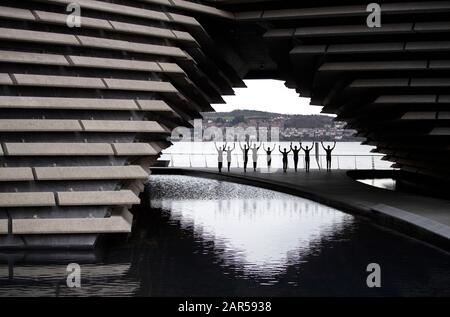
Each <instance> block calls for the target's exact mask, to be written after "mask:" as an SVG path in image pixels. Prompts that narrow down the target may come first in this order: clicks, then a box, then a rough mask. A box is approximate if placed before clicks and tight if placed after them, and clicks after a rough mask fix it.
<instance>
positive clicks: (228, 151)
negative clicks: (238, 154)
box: [226, 143, 236, 172]
mask: <svg viewBox="0 0 450 317" xmlns="http://www.w3.org/2000/svg"><path fill="white" fill-rule="evenodd" d="M235 148H236V143H233V148H232V149H231V148H230V147H228V149H227V150H226V152H227V165H228V172H229V171H230V167H231V152H233V151H234V149H235Z"/></svg>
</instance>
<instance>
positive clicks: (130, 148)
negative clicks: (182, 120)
mask: <svg viewBox="0 0 450 317" xmlns="http://www.w3.org/2000/svg"><path fill="white" fill-rule="evenodd" d="M112 147H113V149H114V154H115V155H117V156H128V155H129V156H147V155H158V151H157V150H156V149H155V148H154V147H153V146H152V145H150V144H148V143H114V144H113V145H112Z"/></svg>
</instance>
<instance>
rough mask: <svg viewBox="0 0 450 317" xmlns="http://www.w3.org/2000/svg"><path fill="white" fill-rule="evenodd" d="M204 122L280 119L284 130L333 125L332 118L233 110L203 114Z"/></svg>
mask: <svg viewBox="0 0 450 317" xmlns="http://www.w3.org/2000/svg"><path fill="white" fill-rule="evenodd" d="M203 118H204V119H205V120H213V121H216V120H217V122H218V123H223V122H229V123H231V124H237V123H240V122H244V121H248V120H251V119H254V120H258V119H259V120H274V119H282V120H283V122H284V127H285V128H298V127H301V128H321V127H324V126H325V125H333V124H334V121H333V117H330V116H326V115H290V114H280V113H274V112H265V111H256V110H233V111H231V112H204V113H203Z"/></svg>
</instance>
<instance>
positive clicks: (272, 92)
mask: <svg viewBox="0 0 450 317" xmlns="http://www.w3.org/2000/svg"><path fill="white" fill-rule="evenodd" d="M245 84H246V85H247V88H238V89H235V93H236V95H235V96H225V97H224V100H225V101H226V104H222V105H221V104H217V105H213V108H214V109H215V110H216V111H219V112H228V111H233V110H235V109H248V110H260V111H268V112H276V113H283V114H319V113H320V111H321V109H322V107H317V106H310V105H309V102H310V101H309V98H300V97H299V95H298V94H297V93H296V92H295V90H294V89H288V88H286V86H284V82H282V81H278V80H246V81H245Z"/></svg>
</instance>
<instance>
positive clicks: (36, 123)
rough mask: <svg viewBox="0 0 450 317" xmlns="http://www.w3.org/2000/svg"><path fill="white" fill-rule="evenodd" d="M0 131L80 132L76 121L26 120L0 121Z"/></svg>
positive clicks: (79, 126) (80, 129)
mask: <svg viewBox="0 0 450 317" xmlns="http://www.w3.org/2000/svg"><path fill="white" fill-rule="evenodd" d="M0 131H4V132H22V131H27V132H39V131H49V132H65V131H67V132H73V131H82V128H81V125H80V123H79V121H78V120H46V119H40V120H33V119H30V120H27V119H0Z"/></svg>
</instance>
